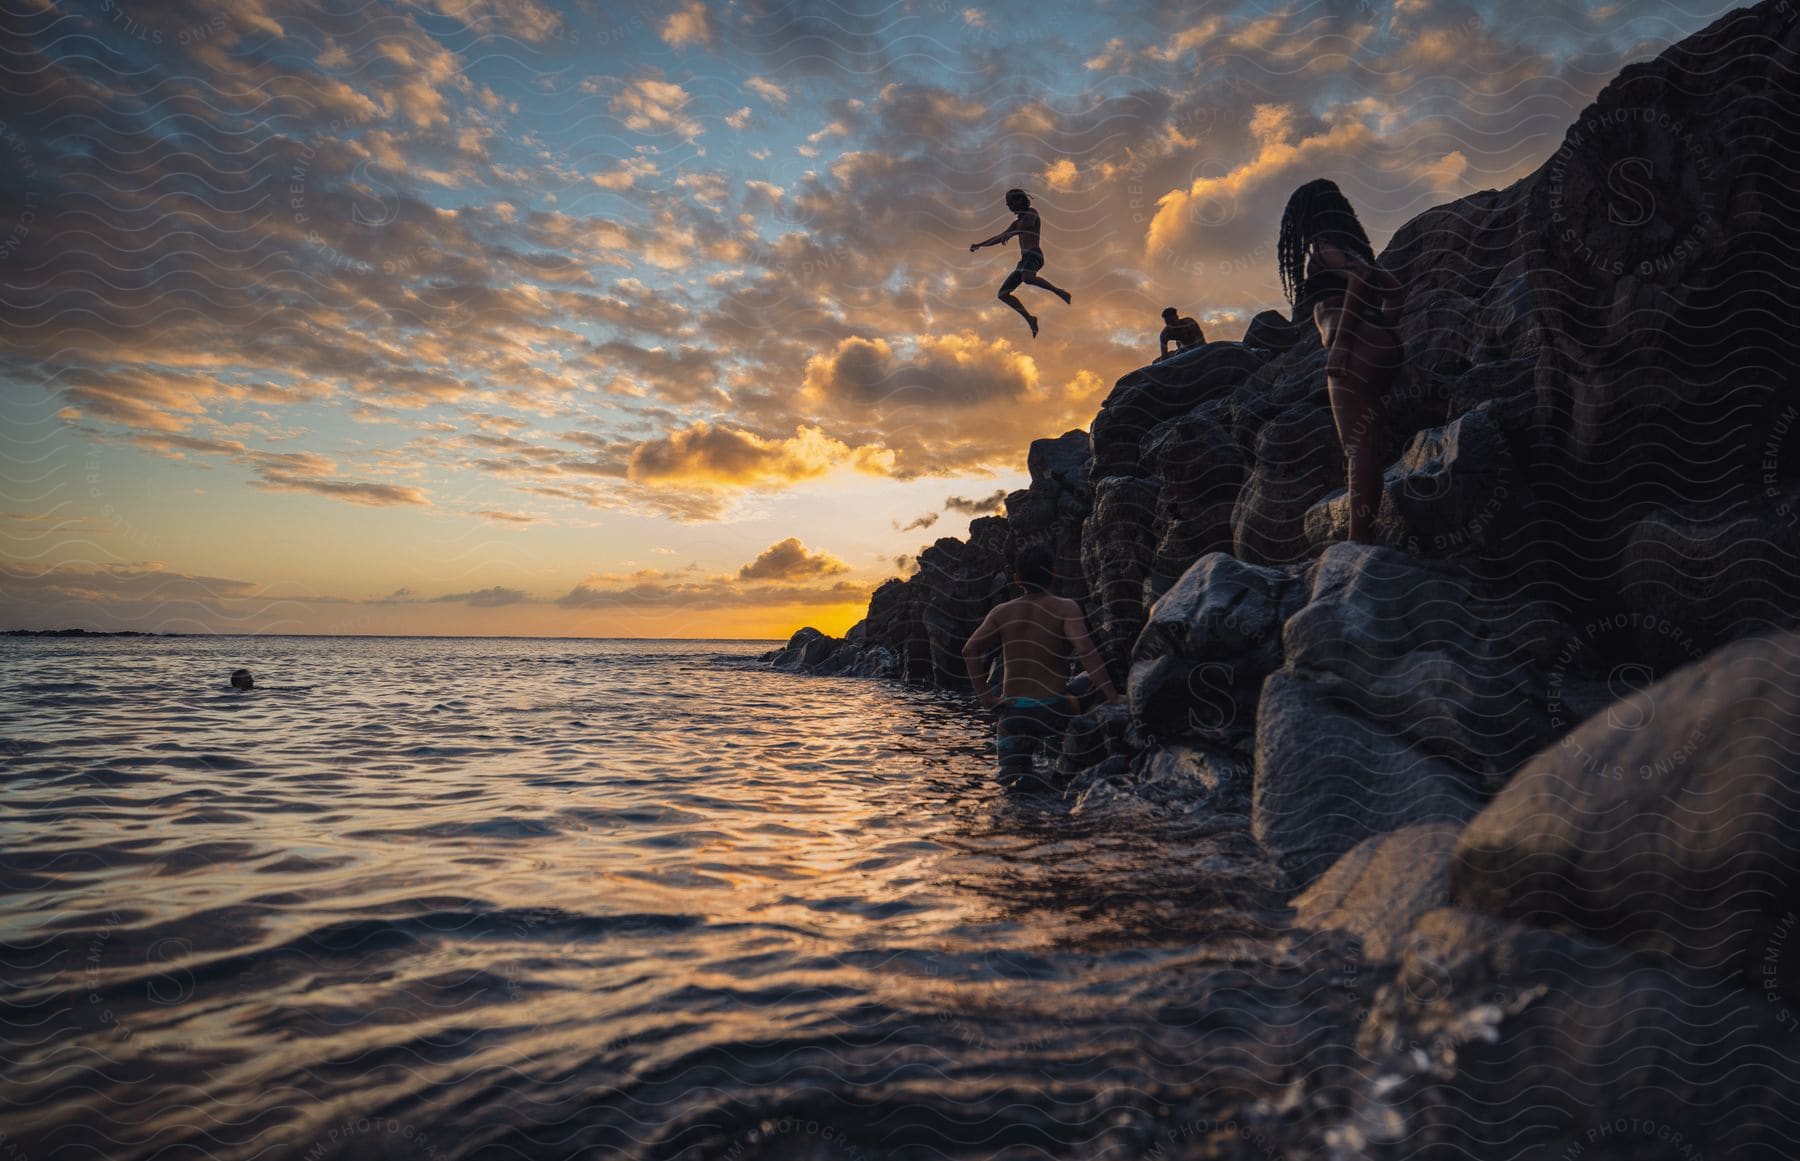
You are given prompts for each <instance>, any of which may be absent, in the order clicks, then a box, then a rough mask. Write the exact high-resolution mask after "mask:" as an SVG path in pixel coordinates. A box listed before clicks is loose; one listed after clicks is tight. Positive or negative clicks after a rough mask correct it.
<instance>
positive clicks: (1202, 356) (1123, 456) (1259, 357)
mask: <svg viewBox="0 0 1800 1161" xmlns="http://www.w3.org/2000/svg"><path fill="white" fill-rule="evenodd" d="M1268 358H1269V352H1267V351H1264V350H1259V349H1256V348H1252V347H1246V346H1244V345H1243V344H1242V343H1226V342H1220V343H1207V344H1206V345H1205V346H1204V347H1201V348H1198V349H1197V350H1194V351H1190V352H1186V353H1184V354H1183V355H1182V356H1181V357H1179V358H1171V359H1165V360H1162V361H1160V362H1156V363H1151V364H1150V365H1149V366H1147V367H1139V368H1138V369H1137V370H1135V371H1132V372H1130V373H1129V374H1127V375H1125V376H1123V377H1122V378H1120V379H1119V381H1118V382H1117V383H1116V384H1114V386H1113V389H1112V394H1110V395H1108V396H1107V397H1106V401H1105V402H1104V403H1102V404H1101V405H1100V413H1099V414H1098V415H1096V416H1094V423H1093V426H1092V427H1091V428H1090V429H1089V430H1090V431H1091V433H1092V438H1093V454H1094V458H1093V465H1092V467H1091V469H1090V471H1091V473H1092V478H1093V479H1094V480H1095V481H1098V480H1100V479H1102V478H1104V477H1106V476H1129V475H1135V474H1138V473H1140V472H1142V470H1143V466H1142V462H1141V454H1142V453H1141V446H1140V445H1141V444H1142V443H1143V439H1144V437H1145V436H1146V435H1148V434H1149V432H1150V430H1151V429H1152V428H1154V427H1155V426H1156V425H1157V424H1159V423H1162V422H1163V421H1164V420H1168V419H1173V418H1175V417H1176V416H1177V415H1180V414H1182V413H1183V412H1187V411H1192V410H1193V409H1194V408H1195V407H1197V406H1198V405H1200V404H1202V403H1205V402H1206V401H1208V400H1210V399H1214V398H1218V397H1221V396H1223V395H1226V394H1229V393H1230V392H1231V391H1232V390H1233V389H1234V388H1236V387H1237V386H1239V385H1240V384H1241V383H1242V382H1243V381H1244V380H1245V379H1246V378H1247V377H1248V376H1249V375H1250V374H1251V373H1252V372H1254V371H1256V370H1257V369H1258V368H1260V367H1261V366H1262V365H1263V363H1264V361H1266V360H1267V359H1268Z"/></svg>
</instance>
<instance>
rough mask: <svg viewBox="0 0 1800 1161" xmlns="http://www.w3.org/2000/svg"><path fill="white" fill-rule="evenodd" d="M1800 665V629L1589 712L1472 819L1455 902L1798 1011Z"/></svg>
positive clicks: (1462, 847)
mask: <svg viewBox="0 0 1800 1161" xmlns="http://www.w3.org/2000/svg"><path fill="white" fill-rule="evenodd" d="M1796 673H1800V635H1795V634H1786V635H1782V636H1779V637H1775V638H1772V639H1766V640H1764V639H1751V640H1747V641H1742V642H1739V643H1737V644H1735V645H1732V646H1730V647H1728V648H1726V649H1723V650H1721V651H1719V652H1718V653H1715V654H1714V655H1712V656H1710V657H1708V658H1707V659H1706V660H1704V661H1701V662H1699V663H1697V664H1695V665H1691V666H1688V667H1687V668H1685V669H1682V670H1679V671H1677V672H1676V673H1675V674H1673V675H1671V676H1670V677H1668V678H1666V679H1664V680H1663V681H1662V682H1660V683H1658V684H1657V685H1656V686H1654V687H1653V688H1651V689H1649V690H1647V691H1645V692H1643V693H1640V694H1636V695H1634V696H1632V697H1630V698H1627V699H1625V700H1624V701H1623V702H1621V703H1619V705H1618V706H1616V707H1614V709H1612V710H1609V711H1607V712H1606V713H1604V714H1599V715H1596V716H1595V717H1593V718H1591V719H1589V720H1588V721H1587V722H1585V723H1584V724H1583V725H1581V726H1580V727H1579V728H1577V729H1576V730H1575V731H1574V732H1573V733H1571V734H1570V735H1569V736H1568V737H1566V738H1564V739H1563V741H1562V743H1561V744H1560V745H1557V746H1553V747H1551V748H1550V749H1548V750H1545V751H1544V752H1543V753H1542V754H1539V755H1538V756H1537V757H1536V758H1534V759H1533V760H1532V761H1531V762H1530V764H1529V765H1527V766H1526V767H1525V768H1524V769H1523V770H1521V771H1519V774H1518V776H1517V777H1515V778H1514V779H1513V780H1512V782H1511V783H1509V784H1508V785H1507V787H1506V789H1505V790H1503V791H1502V792H1501V793H1500V795H1499V796H1498V797H1497V798H1496V799H1495V800H1494V801H1493V803H1492V804H1491V805H1489V806H1488V808H1487V809H1486V810H1484V811H1482V813H1481V815H1480V817H1478V818H1477V819H1475V821H1474V822H1473V823H1471V824H1470V826H1469V829H1468V830H1467V831H1466V832H1465V833H1464V835H1463V837H1462V841H1461V843H1460V844H1459V845H1458V847H1457V851H1456V862H1455V866H1454V868H1453V871H1452V884H1453V888H1454V891H1455V893H1456V896H1457V898H1458V899H1459V900H1462V901H1463V903H1464V904H1465V905H1466V906H1469V907H1473V908H1476V909H1479V910H1482V911H1486V912H1491V913H1493V914H1496V915H1502V916H1508V917H1514V918H1522V919H1528V920H1531V921H1533V922H1538V923H1555V924H1562V925H1566V926H1569V927H1573V928H1577V929H1580V930H1582V931H1586V932H1591V933H1593V934H1594V935H1596V936H1599V937H1601V938H1603V939H1607V940H1609V941H1613V942H1622V943H1630V944H1632V945H1634V946H1637V947H1642V948H1646V949H1650V950H1653V951H1656V952H1658V953H1660V954H1662V955H1665V956H1668V957H1670V958H1672V959H1674V960H1678V961H1680V962H1682V963H1684V964H1687V965H1689V966H1690V967H1692V968H1694V969H1696V970H1701V971H1706V972H1709V973H1714V974H1725V975H1731V974H1739V975H1741V976H1742V977H1743V979H1744V982H1745V983H1746V984H1750V983H1752V982H1754V984H1755V986H1757V987H1759V988H1763V987H1766V988H1768V989H1770V990H1772V991H1778V992H1780V993H1781V994H1782V995H1784V996H1786V997H1788V998H1789V999H1790V1000H1791V1001H1794V1002H1796V1005H1797V1006H1800V930H1796V928H1797V927H1800V921H1797V920H1796V918H1795V910H1794V909H1795V900H1796V898H1797V897H1800V774H1797V773H1796V771H1797V770H1800V688H1797V687H1796V684H1795V674H1796Z"/></svg>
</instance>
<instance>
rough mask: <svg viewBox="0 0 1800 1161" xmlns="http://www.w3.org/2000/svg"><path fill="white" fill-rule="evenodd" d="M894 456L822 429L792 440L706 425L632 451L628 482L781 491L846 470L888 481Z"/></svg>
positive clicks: (807, 430) (810, 429) (805, 430)
mask: <svg viewBox="0 0 1800 1161" xmlns="http://www.w3.org/2000/svg"><path fill="white" fill-rule="evenodd" d="M893 466H894V453H893V452H892V451H889V450H888V449H887V448H884V447H879V446H876V445H873V444H864V445H861V446H858V447H851V446H850V445H848V444H846V443H844V442H843V441H842V440H839V439H833V438H831V437H830V436H828V435H826V434H825V432H824V430H823V429H821V428H817V427H807V426H801V427H800V428H798V429H797V430H796V431H795V433H794V435H793V437H792V438H790V439H768V438H765V437H763V436H760V435H757V434H756V433H755V432H751V431H743V430H740V429H738V428H734V427H718V426H714V425H712V424H710V423H706V422H705V421H701V422H698V423H695V424H694V425H693V426H691V427H686V428H682V429H681V430H679V431H675V432H671V433H670V434H669V435H666V436H664V437H663V438H661V439H655V440H649V441H647V442H645V443H640V444H638V445H637V446H636V447H635V448H633V449H632V452H631V457H630V460H629V461H628V463H627V467H626V476H627V478H629V479H630V480H632V481H633V482H634V483H640V484H657V485H673V486H676V487H701V488H714V489H737V488H779V487H783V486H785V485H788V484H792V483H797V482H799V481H801V480H810V479H815V478H817V477H819V476H823V475H825V474H826V473H828V472H830V471H833V470H834V469H837V468H840V467H849V468H853V469H855V470H856V471H859V472H866V473H868V474H869V475H874V476H884V475H887V474H889V473H890V472H891V471H892V470H893Z"/></svg>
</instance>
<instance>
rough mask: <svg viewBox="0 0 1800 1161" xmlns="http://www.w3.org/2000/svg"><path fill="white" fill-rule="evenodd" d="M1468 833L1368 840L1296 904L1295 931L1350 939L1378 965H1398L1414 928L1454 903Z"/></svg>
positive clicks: (1450, 826)
mask: <svg viewBox="0 0 1800 1161" xmlns="http://www.w3.org/2000/svg"><path fill="white" fill-rule="evenodd" d="M1461 833H1462V827H1461V826H1459V825H1457V824H1456V823H1453V822H1426V823H1418V824H1416V825H1413V826H1403V827H1401V828H1400V829H1399V830H1396V831H1390V832H1388V833H1387V834H1378V835H1374V836H1371V837H1370V838H1366V839H1364V840H1363V841H1362V842H1360V843H1357V844H1356V845H1355V846H1354V847H1351V848H1350V850H1349V852H1348V853H1347V854H1345V855H1344V856H1343V857H1342V858H1340V859H1338V861H1337V862H1335V863H1333V864H1332V865H1331V869H1330V870H1329V871H1326V872H1325V874H1324V875H1322V876H1320V877H1319V880H1318V882H1316V883H1314V884H1313V885H1312V886H1310V887H1308V888H1307V889H1306V890H1305V891H1304V892H1303V893H1301V894H1300V895H1299V896H1297V897H1296V898H1295V899H1294V902H1293V907H1294V926H1296V927H1304V928H1308V929H1311V930H1315V931H1324V930H1333V931H1344V932H1348V933H1349V934H1351V935H1354V936H1356V937H1357V938H1358V939H1359V940H1361V941H1362V946H1363V954H1364V955H1366V956H1368V957H1369V958H1370V959H1372V960H1394V959H1398V958H1399V957H1400V954H1401V952H1403V951H1404V950H1405V948H1406V942H1407V938H1408V937H1409V936H1410V935H1411V933H1412V929H1413V925H1414V924H1415V923H1417V922H1418V921H1419V920H1420V919H1421V918H1423V917H1424V915H1425V913H1426V912H1428V911H1432V910H1435V909H1436V908H1439V907H1442V906H1444V905H1445V904H1446V903H1448V902H1449V901H1450V856H1451V853H1452V852H1454V851H1455V849H1456V838H1457V836H1458V835H1459V834H1461Z"/></svg>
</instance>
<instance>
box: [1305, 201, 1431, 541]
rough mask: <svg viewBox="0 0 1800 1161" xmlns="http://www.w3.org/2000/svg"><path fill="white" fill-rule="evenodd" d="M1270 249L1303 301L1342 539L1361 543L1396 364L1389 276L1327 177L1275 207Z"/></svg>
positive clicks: (1373, 508)
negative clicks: (1337, 479) (1327, 414)
mask: <svg viewBox="0 0 1800 1161" xmlns="http://www.w3.org/2000/svg"><path fill="white" fill-rule="evenodd" d="M1276 258H1277V262H1278V265H1279V267H1280V270H1281V284H1282V288H1283V289H1284V290H1286V291H1287V296H1288V301H1289V302H1291V303H1293V304H1294V309H1295V310H1296V311H1298V310H1299V308H1300V307H1301V306H1302V305H1303V304H1307V303H1310V304H1311V307H1312V317H1313V323H1314V325H1316V326H1317V327H1318V328H1319V341H1320V342H1321V343H1322V344H1324V346H1325V349H1326V351H1327V352H1328V354H1327V355H1326V357H1325V387H1326V391H1327V392H1328V393H1329V396H1330V399H1331V418H1332V420H1333V421H1334V422H1335V423H1336V424H1337V433H1338V442H1339V443H1340V444H1342V446H1343V449H1344V474H1345V477H1346V480H1345V482H1346V489H1345V491H1346V493H1347V503H1348V504H1349V507H1350V513H1349V515H1350V534H1349V539H1350V540H1352V541H1354V542H1356V543H1358V544H1368V543H1370V542H1371V541H1370V532H1371V529H1372V527H1373V525H1374V523H1375V514H1376V513H1377V512H1378V511H1380V509H1381V413H1380V409H1379V404H1380V399H1381V392H1382V389H1383V388H1384V387H1386V386H1387V384H1388V383H1389V382H1390V381H1391V380H1392V379H1393V377H1394V372H1395V370H1396V369H1397V368H1398V367H1399V366H1400V358H1401V345H1400V330H1399V323H1400V304H1401V300H1402V298H1403V291H1402V288H1401V286H1400V282H1399V280H1398V279H1396V278H1395V277H1394V275H1393V274H1392V273H1390V272H1389V271H1388V270H1386V269H1384V268H1383V267H1382V265H1381V263H1380V262H1379V261H1378V260H1377V259H1376V257H1375V249H1374V247H1373V246H1371V245H1370V244H1369V235H1368V234H1367V233H1366V232H1365V231H1364V230H1363V227H1362V222H1360V221H1359V220H1357V217H1356V211H1355V210H1353V209H1351V208H1350V202H1349V200H1348V199H1347V198H1345V197H1344V194H1343V192H1342V191H1341V190H1339V189H1338V187H1337V183H1335V182H1333V181H1331V180H1330V179H1328V178H1318V179H1316V180H1313V181H1309V182H1307V183H1306V184H1305V185H1303V186H1301V187H1300V188H1299V189H1297V190H1295V191H1294V192H1293V194H1292V196H1290V197H1289V198H1288V203H1287V208H1286V209H1285V210H1283V211H1282V215H1281V237H1280V240H1279V242H1278V243H1277V249H1276Z"/></svg>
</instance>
